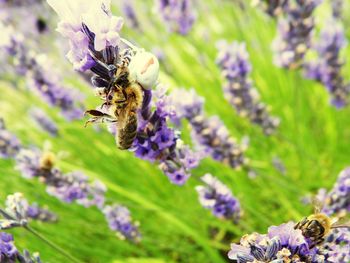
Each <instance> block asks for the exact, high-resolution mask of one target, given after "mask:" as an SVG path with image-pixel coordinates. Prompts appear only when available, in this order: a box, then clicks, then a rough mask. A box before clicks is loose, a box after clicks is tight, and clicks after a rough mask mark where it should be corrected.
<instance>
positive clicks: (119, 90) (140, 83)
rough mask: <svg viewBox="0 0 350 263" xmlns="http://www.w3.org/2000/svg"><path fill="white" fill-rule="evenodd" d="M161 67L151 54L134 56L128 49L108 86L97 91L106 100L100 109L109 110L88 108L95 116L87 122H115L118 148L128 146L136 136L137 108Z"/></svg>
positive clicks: (142, 53) (139, 107)
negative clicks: (102, 109) (145, 90)
mask: <svg viewBox="0 0 350 263" xmlns="http://www.w3.org/2000/svg"><path fill="white" fill-rule="evenodd" d="M158 70H159V64H158V60H157V59H156V58H155V56H154V55H152V54H151V53H148V52H140V53H136V54H135V55H132V52H130V51H129V50H126V51H125V52H124V54H123V55H122V60H121V62H120V63H118V64H117V66H116V70H115V75H114V77H113V78H112V80H111V81H110V84H109V86H108V87H107V88H104V89H99V90H98V91H97V92H98V95H99V96H100V97H101V98H103V99H104V101H105V102H104V103H103V104H102V106H101V108H104V109H106V110H105V111H99V110H88V111H86V114H89V115H91V116H92V117H91V118H90V119H89V120H88V121H87V122H86V124H88V123H94V122H110V123H116V126H117V132H116V141H117V145H118V148H119V149H121V150H126V149H129V148H130V147H131V146H132V144H133V142H134V140H135V138H136V135H137V127H138V111H139V110H140V109H141V107H142V103H143V94H144V93H143V92H144V89H150V88H151V87H152V86H153V85H154V83H155V81H156V79H157V78H158ZM86 124H85V125H86Z"/></svg>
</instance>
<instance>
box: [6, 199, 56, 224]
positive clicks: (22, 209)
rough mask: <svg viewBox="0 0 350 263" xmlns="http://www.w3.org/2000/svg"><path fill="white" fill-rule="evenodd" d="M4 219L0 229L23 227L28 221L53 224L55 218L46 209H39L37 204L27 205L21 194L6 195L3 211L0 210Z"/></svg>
mask: <svg viewBox="0 0 350 263" xmlns="http://www.w3.org/2000/svg"><path fill="white" fill-rule="evenodd" d="M0 214H1V215H2V216H3V218H4V219H1V220H0V229H10V228H13V227H21V226H25V225H27V223H28V220H29V219H33V220H39V221H42V222H55V221H57V216H56V215H55V214H54V213H52V212H51V211H49V210H47V209H43V208H40V207H39V206H38V205H37V204H32V205H29V203H28V201H27V200H26V199H25V198H24V197H23V194H21V193H14V194H12V195H8V196H7V198H6V203H5V210H2V209H0Z"/></svg>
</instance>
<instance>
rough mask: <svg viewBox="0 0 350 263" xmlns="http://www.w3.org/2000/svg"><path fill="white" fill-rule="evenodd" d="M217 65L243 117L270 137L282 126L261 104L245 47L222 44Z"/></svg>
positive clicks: (229, 93)
mask: <svg viewBox="0 0 350 263" xmlns="http://www.w3.org/2000/svg"><path fill="white" fill-rule="evenodd" d="M217 47H218V51H219V53H218V56H217V64H218V65H219V66H220V68H221V69H222V75H223V76H224V78H225V79H226V81H227V83H226V84H225V86H224V87H223V89H224V93H225V97H226V99H227V100H228V101H229V102H230V104H231V105H232V106H233V107H234V108H235V109H236V111H237V113H238V114H239V115H240V116H242V117H247V118H249V120H250V121H251V122H252V123H255V124H257V125H259V126H261V128H262V129H263V131H264V133H265V134H267V135H269V134H271V133H273V132H274V130H275V129H276V127H277V126H278V125H279V119H278V118H275V117H271V116H270V115H269V112H268V107H267V106H266V105H265V104H264V103H262V102H261V101H260V98H259V93H258V91H257V90H256V89H255V88H254V87H253V82H252V80H251V79H250V78H249V74H250V73H251V71H252V66H251V64H250V62H249V54H248V52H247V50H246V47H245V44H244V43H238V42H236V41H234V42H233V43H231V44H229V43H227V42H226V41H225V40H223V41H220V42H218V44H217Z"/></svg>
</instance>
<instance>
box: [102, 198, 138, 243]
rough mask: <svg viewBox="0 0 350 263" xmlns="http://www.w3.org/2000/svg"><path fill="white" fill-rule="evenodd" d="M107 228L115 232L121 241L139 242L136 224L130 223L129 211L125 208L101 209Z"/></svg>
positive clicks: (109, 207) (119, 206)
mask: <svg viewBox="0 0 350 263" xmlns="http://www.w3.org/2000/svg"><path fill="white" fill-rule="evenodd" d="M102 211H103V213H104V215H105V217H106V219H107V222H108V224H109V227H110V228H111V229H112V230H113V231H116V232H117V235H118V236H119V238H121V239H128V240H130V241H133V242H139V241H140V240H141V234H140V233H139V230H138V224H137V223H134V222H132V219H131V216H130V211H129V209H127V208H126V207H125V206H121V205H116V204H114V205H108V206H105V207H104V208H103V210H102Z"/></svg>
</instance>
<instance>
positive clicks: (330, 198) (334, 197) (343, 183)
mask: <svg viewBox="0 0 350 263" xmlns="http://www.w3.org/2000/svg"><path fill="white" fill-rule="evenodd" d="M349 197H350V167H348V168H345V169H344V170H343V171H341V172H340V174H339V176H338V180H337V182H336V183H335V185H334V186H333V188H332V189H331V190H330V191H329V192H328V193H327V192H326V190H325V189H320V190H319V192H318V195H317V196H316V198H317V200H318V201H319V202H320V203H322V204H324V207H323V209H322V212H323V213H325V214H327V215H329V216H330V215H333V214H336V215H343V214H346V213H349V212H350V198H349Z"/></svg>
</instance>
